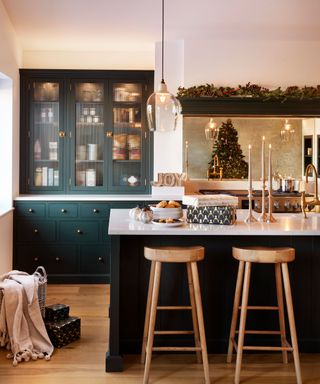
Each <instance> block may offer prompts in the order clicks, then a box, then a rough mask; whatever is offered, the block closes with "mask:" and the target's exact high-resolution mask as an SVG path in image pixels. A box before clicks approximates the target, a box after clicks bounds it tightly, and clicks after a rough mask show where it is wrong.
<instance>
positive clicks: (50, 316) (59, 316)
mask: <svg viewBox="0 0 320 384" xmlns="http://www.w3.org/2000/svg"><path fill="white" fill-rule="evenodd" d="M45 312H46V315H45V320H46V321H59V320H63V319H66V318H67V317H69V306H68V305H65V304H53V305H50V306H48V307H46V310H45Z"/></svg>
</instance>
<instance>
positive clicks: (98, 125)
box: [71, 82, 107, 190]
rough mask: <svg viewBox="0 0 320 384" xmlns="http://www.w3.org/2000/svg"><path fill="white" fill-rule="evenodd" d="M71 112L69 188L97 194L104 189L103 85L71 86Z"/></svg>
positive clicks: (92, 83)
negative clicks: (94, 191)
mask: <svg viewBox="0 0 320 384" xmlns="http://www.w3.org/2000/svg"><path fill="white" fill-rule="evenodd" d="M72 88H73V89H74V98H73V106H72V110H73V112H74V116H73V119H74V120H73V125H74V129H73V132H72V133H71V137H72V135H73V136H74V140H72V144H73V150H72V154H73V155H72V156H73V158H72V160H71V161H72V169H73V172H72V177H71V186H72V188H75V189H78V190H83V189H85V190H90V189H91V190H92V189H95V190H99V189H100V188H99V187H101V188H102V187H103V186H104V185H105V159H106V156H107V153H106V151H105V96H106V95H105V84H104V82H74V83H73V87H72Z"/></svg>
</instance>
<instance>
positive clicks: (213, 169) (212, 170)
mask: <svg viewBox="0 0 320 384" xmlns="http://www.w3.org/2000/svg"><path fill="white" fill-rule="evenodd" d="M216 176H219V179H220V180H222V167H220V160H219V157H218V155H215V156H214V158H213V166H212V165H210V166H209V168H208V170H207V178H208V180H209V179H210V178H214V177H216Z"/></svg>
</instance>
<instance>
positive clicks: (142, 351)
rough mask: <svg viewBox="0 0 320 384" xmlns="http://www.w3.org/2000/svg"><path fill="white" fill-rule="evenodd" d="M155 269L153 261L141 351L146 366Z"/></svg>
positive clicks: (142, 362)
mask: <svg viewBox="0 0 320 384" xmlns="http://www.w3.org/2000/svg"><path fill="white" fill-rule="evenodd" d="M154 269H155V261H152V262H151V267H150V277H149V287H148V297H147V305H146V315H145V319H144V330H143V339H142V350H141V364H144V363H145V361H146V346H147V340H148V330H149V323H150V309H151V298H152V289H153V282H154Z"/></svg>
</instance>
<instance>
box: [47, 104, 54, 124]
mask: <svg viewBox="0 0 320 384" xmlns="http://www.w3.org/2000/svg"><path fill="white" fill-rule="evenodd" d="M48 123H53V110H52V108H48Z"/></svg>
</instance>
